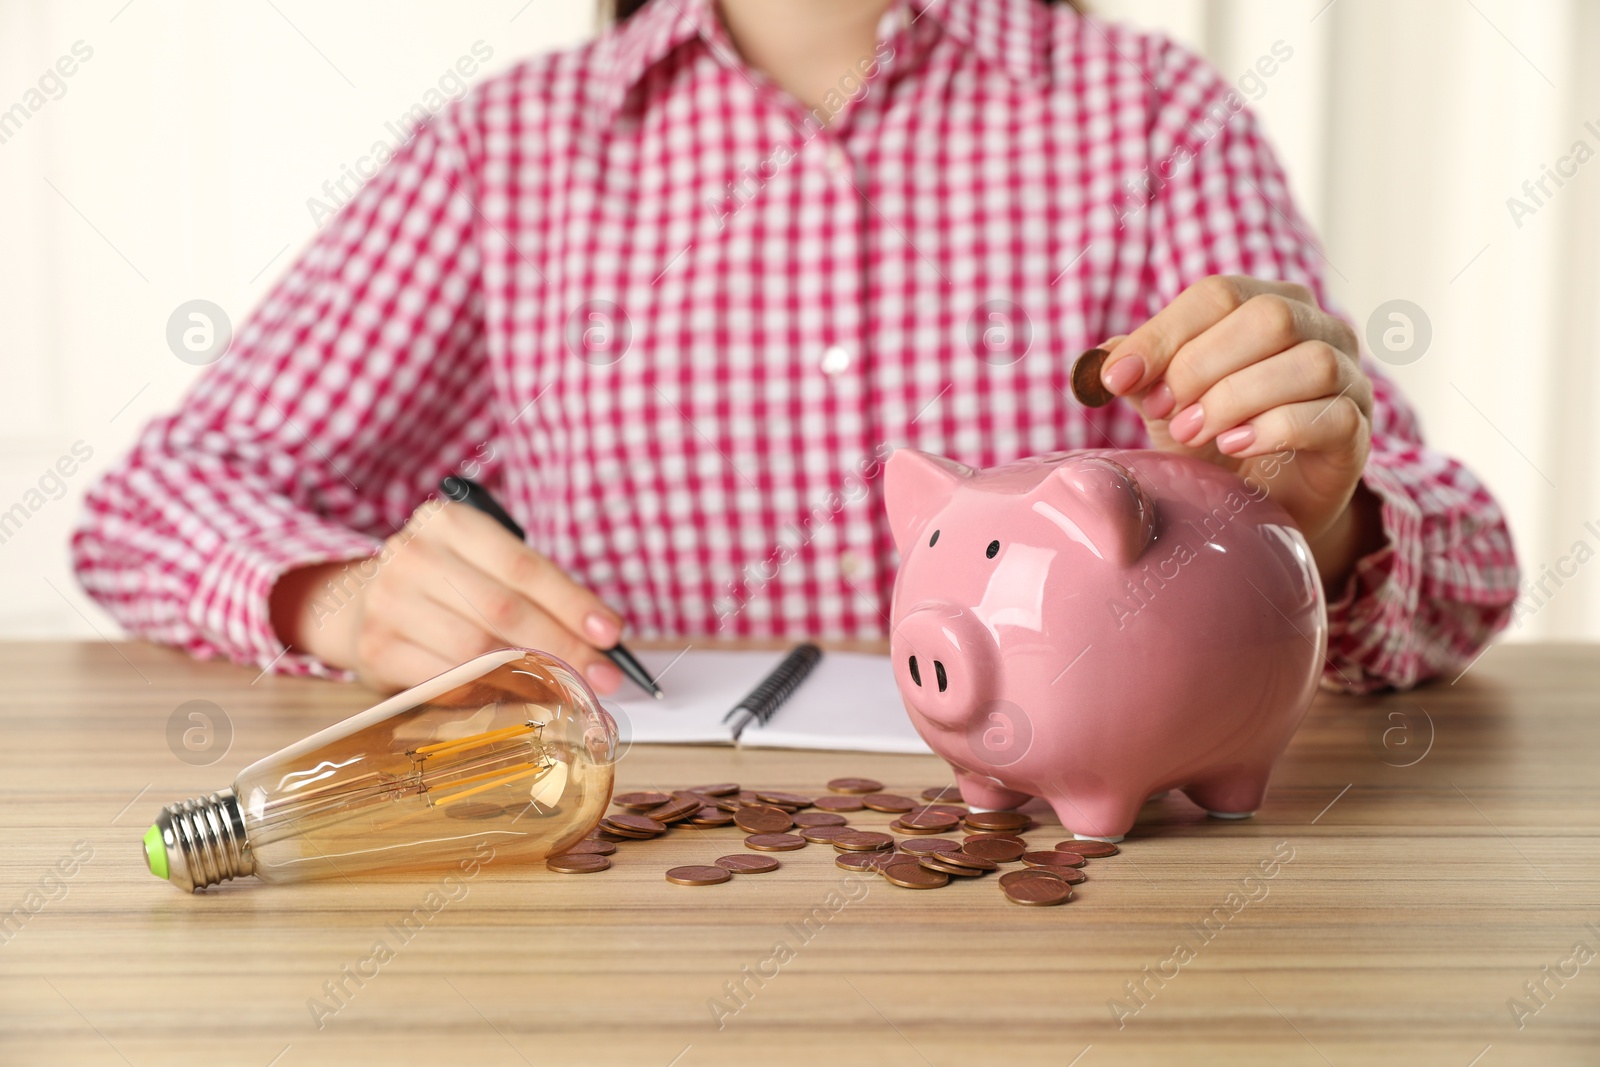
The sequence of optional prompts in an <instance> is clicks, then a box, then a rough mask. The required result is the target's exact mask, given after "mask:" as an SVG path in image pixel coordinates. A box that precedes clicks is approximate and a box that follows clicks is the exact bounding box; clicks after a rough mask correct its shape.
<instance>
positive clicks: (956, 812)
mask: <svg viewBox="0 0 1600 1067" xmlns="http://www.w3.org/2000/svg"><path fill="white" fill-rule="evenodd" d="M923 811H926V812H932V813H934V814H937V815H950V816H953V817H954V818H957V819H965V818H966V817H967V809H966V808H958V807H956V806H955V805H954V804H924V805H923V806H922V807H921V808H920V809H919V813H920V812H923Z"/></svg>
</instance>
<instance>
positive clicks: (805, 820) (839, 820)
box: [794, 811, 848, 826]
mask: <svg viewBox="0 0 1600 1067" xmlns="http://www.w3.org/2000/svg"><path fill="white" fill-rule="evenodd" d="M794 824H795V825H796V826H845V825H847V824H848V820H847V819H845V817H844V816H843V815H835V814H834V813H833V812H831V811H802V812H801V813H800V814H798V815H796V816H795V817H794Z"/></svg>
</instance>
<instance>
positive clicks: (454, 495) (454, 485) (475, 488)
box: [439, 474, 666, 700]
mask: <svg viewBox="0 0 1600 1067" xmlns="http://www.w3.org/2000/svg"><path fill="white" fill-rule="evenodd" d="M439 492H441V493H443V494H444V498H445V499H446V500H453V501H455V502H456V503H458V504H466V505H467V506H468V507H472V508H477V509H478V510H479V511H481V512H483V513H484V514H485V515H487V516H489V517H490V518H491V519H493V520H494V521H495V522H498V523H499V524H500V525H501V526H504V527H505V528H506V530H507V532H509V533H510V534H511V535H512V536H514V537H515V538H516V539H517V540H518V541H526V540H527V539H528V534H527V531H526V530H524V529H523V528H522V527H521V526H519V525H517V520H516V519H513V518H512V517H511V516H510V515H508V514H507V513H506V509H505V508H503V507H501V506H500V502H499V501H498V500H496V499H495V498H494V497H492V496H490V495H489V491H488V490H487V489H485V488H484V487H483V486H481V485H479V484H478V483H477V482H475V481H473V480H472V479H471V478H463V477H461V476H460V475H458V474H452V475H449V476H448V477H446V478H445V479H444V480H443V481H441V482H440V483H439ZM600 651H602V652H604V653H605V654H606V657H607V658H608V659H610V660H611V662H612V663H615V664H616V665H617V666H618V667H619V668H620V669H621V670H622V673H623V674H625V675H627V676H628V677H629V678H630V679H632V680H633V682H634V683H635V684H636V685H638V686H639V688H640V689H643V690H644V691H645V692H646V693H649V694H650V695H651V696H653V697H655V698H656V699H657V700H661V699H663V698H664V697H665V696H666V694H665V693H663V692H662V691H661V687H660V686H659V685H657V684H656V680H655V679H654V678H652V677H650V672H649V671H647V670H645V669H644V664H642V663H640V662H639V661H638V660H637V659H634V657H633V653H632V652H629V651H628V650H627V649H626V648H624V647H622V642H621V641H618V642H617V643H616V644H614V645H612V646H611V647H610V648H603V649H601V650H600Z"/></svg>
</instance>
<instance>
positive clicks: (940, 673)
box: [933, 660, 950, 693]
mask: <svg viewBox="0 0 1600 1067" xmlns="http://www.w3.org/2000/svg"><path fill="white" fill-rule="evenodd" d="M933 676H934V677H935V678H937V679H939V692H941V693H942V692H944V691H945V690H946V689H948V688H949V687H950V680H949V679H948V678H946V677H945V676H944V664H943V663H940V662H939V661H938V660H934V661H933Z"/></svg>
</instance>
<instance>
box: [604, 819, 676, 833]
mask: <svg viewBox="0 0 1600 1067" xmlns="http://www.w3.org/2000/svg"><path fill="white" fill-rule="evenodd" d="M600 825H601V826H603V827H605V828H606V829H607V830H610V831H611V832H612V833H614V834H621V835H622V836H623V837H638V836H640V835H643V836H645V837H655V836H656V835H657V834H660V833H661V832H662V831H663V830H665V829H666V828H665V827H664V826H662V825H661V824H660V823H658V822H656V821H655V820H654V819H652V818H650V817H649V816H647V815H607V816H606V817H605V818H603V819H601V820H600Z"/></svg>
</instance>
